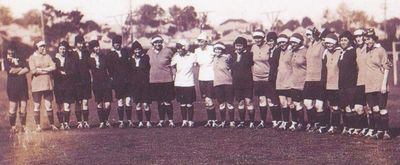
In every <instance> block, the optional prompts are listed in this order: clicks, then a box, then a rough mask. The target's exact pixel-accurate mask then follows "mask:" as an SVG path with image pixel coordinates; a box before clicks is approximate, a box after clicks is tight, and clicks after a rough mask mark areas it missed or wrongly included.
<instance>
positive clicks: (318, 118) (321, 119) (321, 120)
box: [315, 112, 326, 126]
mask: <svg viewBox="0 0 400 165" xmlns="http://www.w3.org/2000/svg"><path fill="white" fill-rule="evenodd" d="M315 119H316V121H317V123H319V125H320V126H325V125H326V121H325V119H326V118H325V112H316V113H315Z"/></svg>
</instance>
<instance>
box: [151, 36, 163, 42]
mask: <svg viewBox="0 0 400 165" xmlns="http://www.w3.org/2000/svg"><path fill="white" fill-rule="evenodd" d="M156 41H163V39H162V38H161V37H158V36H157V37H154V38H153V39H151V43H154V42H156Z"/></svg>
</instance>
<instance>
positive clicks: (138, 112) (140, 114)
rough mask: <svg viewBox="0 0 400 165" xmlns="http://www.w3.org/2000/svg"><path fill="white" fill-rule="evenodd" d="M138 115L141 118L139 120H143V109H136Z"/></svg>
mask: <svg viewBox="0 0 400 165" xmlns="http://www.w3.org/2000/svg"><path fill="white" fill-rule="evenodd" d="M136 117H137V119H138V120H139V122H142V121H143V110H136Z"/></svg>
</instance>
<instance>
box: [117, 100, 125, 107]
mask: <svg viewBox="0 0 400 165" xmlns="http://www.w3.org/2000/svg"><path fill="white" fill-rule="evenodd" d="M117 105H118V107H122V106H124V100H123V99H118V101H117Z"/></svg>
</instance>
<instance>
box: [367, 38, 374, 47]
mask: <svg viewBox="0 0 400 165" xmlns="http://www.w3.org/2000/svg"><path fill="white" fill-rule="evenodd" d="M365 43H366V44H367V46H368V48H372V47H373V46H374V44H375V40H374V39H373V38H372V37H365Z"/></svg>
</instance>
